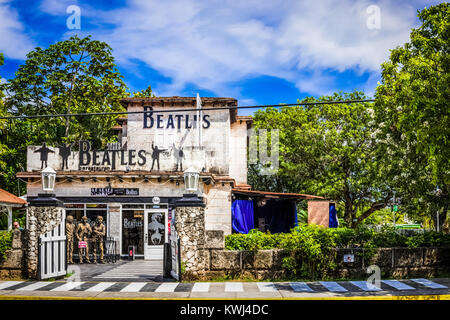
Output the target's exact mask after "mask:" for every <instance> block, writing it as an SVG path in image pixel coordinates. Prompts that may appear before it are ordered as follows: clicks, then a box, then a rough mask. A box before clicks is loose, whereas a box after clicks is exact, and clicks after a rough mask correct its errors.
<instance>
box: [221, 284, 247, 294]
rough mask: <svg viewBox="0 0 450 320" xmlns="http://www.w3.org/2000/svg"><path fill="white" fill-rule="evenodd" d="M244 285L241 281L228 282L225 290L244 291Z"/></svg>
mask: <svg viewBox="0 0 450 320" xmlns="http://www.w3.org/2000/svg"><path fill="white" fill-rule="evenodd" d="M243 291H244V286H243V285H242V283H241V282H227V283H225V292H243Z"/></svg>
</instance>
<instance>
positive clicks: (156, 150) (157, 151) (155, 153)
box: [150, 142, 167, 171]
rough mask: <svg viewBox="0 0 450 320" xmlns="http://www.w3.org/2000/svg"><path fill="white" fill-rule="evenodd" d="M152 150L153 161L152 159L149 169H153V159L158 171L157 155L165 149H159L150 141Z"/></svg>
mask: <svg viewBox="0 0 450 320" xmlns="http://www.w3.org/2000/svg"><path fill="white" fill-rule="evenodd" d="M152 150H153V152H152V159H153V161H152V168H151V169H150V170H153V166H154V165H155V161H156V164H157V166H158V171H159V155H160V153H161V152H163V151H166V150H167V149H159V148H158V146H154V145H153V142H152Z"/></svg>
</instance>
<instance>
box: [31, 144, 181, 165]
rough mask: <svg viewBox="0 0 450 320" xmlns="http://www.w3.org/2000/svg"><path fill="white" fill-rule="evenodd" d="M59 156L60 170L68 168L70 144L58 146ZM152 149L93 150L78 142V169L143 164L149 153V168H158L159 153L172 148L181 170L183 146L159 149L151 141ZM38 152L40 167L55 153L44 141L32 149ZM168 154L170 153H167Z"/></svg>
mask: <svg viewBox="0 0 450 320" xmlns="http://www.w3.org/2000/svg"><path fill="white" fill-rule="evenodd" d="M58 148H59V152H58V154H59V156H60V158H61V170H64V169H67V170H68V169H69V165H68V158H69V156H70V155H71V154H72V151H71V148H70V146H68V145H67V144H63V145H62V146H59V147H58ZM151 148H152V151H151V152H147V151H146V150H125V149H122V150H95V149H91V143H90V142H89V141H80V142H79V151H78V152H79V157H78V160H79V163H78V170H95V171H102V170H104V171H107V170H116V168H117V167H118V166H126V167H127V168H130V167H132V166H144V165H145V164H146V163H147V154H151V158H152V166H151V170H152V171H153V170H154V169H157V170H160V165H159V159H160V154H161V153H163V152H164V153H165V152H166V151H168V150H170V151H172V150H173V157H174V162H175V163H174V168H175V171H179V170H180V171H183V159H184V158H185V156H184V152H183V148H182V147H179V148H177V147H176V146H175V144H173V145H172V147H171V148H169V149H159V148H158V146H155V145H154V143H153V142H152V145H151ZM34 152H35V153H40V160H41V169H43V168H45V167H47V161H48V154H49V153H55V152H54V151H53V150H51V149H50V148H48V147H47V145H46V143H45V142H44V143H43V144H42V146H41V147H40V148H39V149H37V150H35V151H34ZM168 154H170V153H168ZM155 163H156V168H155Z"/></svg>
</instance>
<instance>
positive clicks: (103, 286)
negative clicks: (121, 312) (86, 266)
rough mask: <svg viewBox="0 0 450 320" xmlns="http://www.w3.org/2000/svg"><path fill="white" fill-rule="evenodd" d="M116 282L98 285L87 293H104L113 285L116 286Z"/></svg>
mask: <svg viewBox="0 0 450 320" xmlns="http://www.w3.org/2000/svg"><path fill="white" fill-rule="evenodd" d="M114 284H115V282H101V283H99V284H96V285H95V286H93V287H90V288H88V289H86V290H85V291H89V292H103V291H105V290H106V289H108V288H109V287H111V286H112V285H114Z"/></svg>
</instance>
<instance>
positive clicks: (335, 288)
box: [319, 281, 348, 292]
mask: <svg viewBox="0 0 450 320" xmlns="http://www.w3.org/2000/svg"><path fill="white" fill-rule="evenodd" d="M319 283H320V284H321V285H323V286H324V287H325V288H327V289H328V290H329V291H332V292H346V291H348V290H347V289H345V288H344V287H343V286H341V285H340V284H339V283H337V282H334V281H319Z"/></svg>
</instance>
